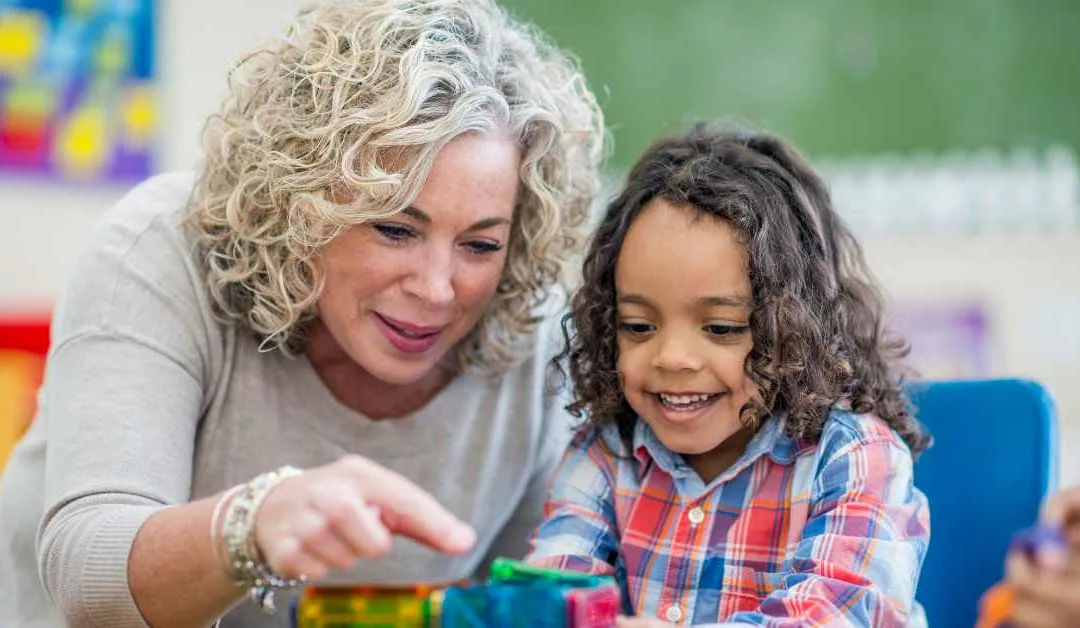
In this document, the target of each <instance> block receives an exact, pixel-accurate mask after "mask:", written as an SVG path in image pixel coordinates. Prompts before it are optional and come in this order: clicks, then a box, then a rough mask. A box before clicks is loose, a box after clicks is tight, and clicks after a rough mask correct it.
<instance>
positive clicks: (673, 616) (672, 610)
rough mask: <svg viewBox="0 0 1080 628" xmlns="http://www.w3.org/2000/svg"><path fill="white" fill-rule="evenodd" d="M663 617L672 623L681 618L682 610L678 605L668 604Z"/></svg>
mask: <svg viewBox="0 0 1080 628" xmlns="http://www.w3.org/2000/svg"><path fill="white" fill-rule="evenodd" d="M664 617H666V618H667V620H668V621H670V622H672V623H674V622H677V621H679V620H680V619H682V610H680V609H679V607H678V606H669V607H668V609H667V611H666V612H665V613H664Z"/></svg>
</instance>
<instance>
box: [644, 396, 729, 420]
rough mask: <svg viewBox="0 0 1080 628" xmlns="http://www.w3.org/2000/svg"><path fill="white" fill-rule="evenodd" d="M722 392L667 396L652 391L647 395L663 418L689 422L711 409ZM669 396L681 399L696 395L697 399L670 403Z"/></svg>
mask: <svg viewBox="0 0 1080 628" xmlns="http://www.w3.org/2000/svg"><path fill="white" fill-rule="evenodd" d="M723 394H724V393H712V394H705V393H696V394H693V395H687V394H679V395H670V396H669V395H668V394H667V393H652V394H650V395H649V396H650V397H651V398H652V400H653V402H654V403H655V404H656V406H657V408H658V409H659V410H660V412H661V414H662V415H663V416H664V419H665V420H667V421H669V422H671V423H690V422H692V421H694V420H695V419H698V418H699V417H701V416H702V415H704V414H706V413H707V412H708V411H709V410H710V409H712V407H713V406H714V405H716V402H717V400H719V399H720V397H722V396H723ZM670 397H675V398H682V399H687V398H694V397H696V398H697V399H693V400H692V401H690V402H689V403H672V401H673V400H672V399H671V398H670ZM701 397H704V398H701Z"/></svg>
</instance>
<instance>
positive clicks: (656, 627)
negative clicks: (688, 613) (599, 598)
mask: <svg viewBox="0 0 1080 628" xmlns="http://www.w3.org/2000/svg"><path fill="white" fill-rule="evenodd" d="M615 626H616V628H671V626H672V625H671V624H669V623H668V622H666V621H660V620H659V619H653V618H651V617H623V616H620V617H618V618H617V619H616V620H615Z"/></svg>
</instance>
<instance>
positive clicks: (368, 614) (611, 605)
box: [293, 559, 620, 628]
mask: <svg viewBox="0 0 1080 628" xmlns="http://www.w3.org/2000/svg"><path fill="white" fill-rule="evenodd" d="M619 609H620V597H619V588H618V586H617V585H616V583H615V581H614V579H612V578H609V577H606V576H590V575H587V574H576V573H568V572H561V571H556V570H551V569H538V568H535V567H531V566H529V565H525V564H524V563H520V562H517V561H510V560H505V559H499V560H496V561H495V563H494V564H493V565H492V570H491V577H490V578H489V580H488V582H487V583H484V584H471V585H469V584H456V585H451V586H445V587H431V586H415V587H401V588H384V587H308V588H307V589H305V590H304V592H303V593H302V594H301V596H300V598H299V599H298V600H297V602H296V604H295V606H294V609H293V625H294V626H295V627H296V628H613V627H614V626H615V617H616V615H617V614H618V612H619Z"/></svg>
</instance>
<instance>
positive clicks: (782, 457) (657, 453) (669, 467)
mask: <svg viewBox="0 0 1080 628" xmlns="http://www.w3.org/2000/svg"><path fill="white" fill-rule="evenodd" d="M784 426H785V422H784V418H783V417H782V416H777V415H774V416H771V417H769V418H768V419H767V420H766V421H765V423H764V424H763V425H762V426H761V427H760V428H759V429H758V431H757V432H756V433H755V434H754V436H753V438H751V439H750V442H749V443H748V444H747V446H746V451H744V452H743V453H742V455H741V456H739V458H738V460H736V461H735V464H733V465H732V467H731V468H732V469H735V470H741V469H743V468H745V467H747V466H749V465H750V464H752V463H753V462H754V461H756V460H757V459H758V458H760V457H762V456H766V455H767V456H769V458H771V459H772V461H773V462H775V463H777V464H782V465H789V464H791V463H792V462H794V461H795V456H796V454H797V453H798V443H796V442H795V441H793V440H792V439H791V438H790V437H789V436H788V435H787V434H786V433H785V430H784ZM632 444H633V448H634V449H633V452H634V458H635V459H636V460H637V462H638V465H637V478H638V481H641V480H643V479H644V477H645V473H646V471H648V468H649V463H650V462H651V463H654V464H656V465H657V466H658V467H660V469H662V470H663V471H664V472H665V473H667V474H669V475H671V476H672V477H685V476H688V475H693V474H695V473H696V472H695V471H694V470H693V468H691V467H690V465H689V464H687V463H686V460H684V459H683V457H682V456H681V455H679V454H677V453H675V452H673V451H671V450H670V449H668V448H667V447H665V446H664V444H663V443H662V442H660V438H659V437H658V436H657V435H656V433H655V432H653V430H652V428H651V427H649V424H648V423H646V422H645V421H644V420H643V419H642V418H641V417H638V420H637V423H636V425H635V426H634V434H633V443H632Z"/></svg>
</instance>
